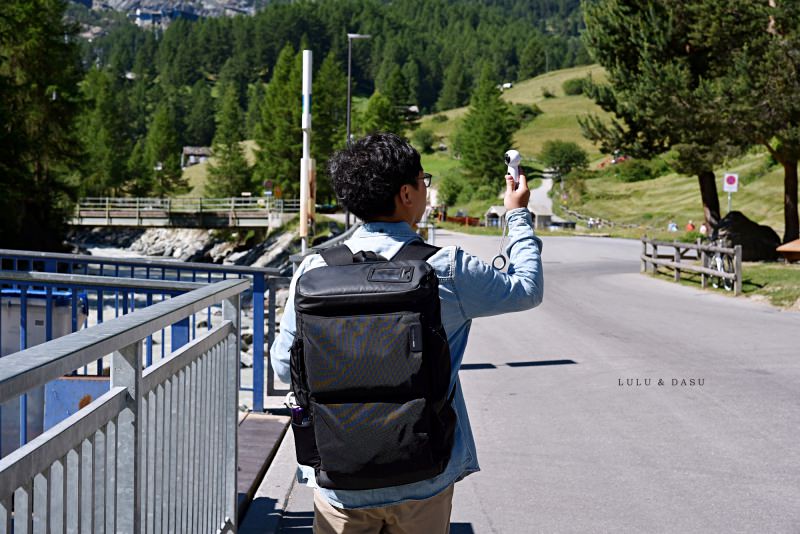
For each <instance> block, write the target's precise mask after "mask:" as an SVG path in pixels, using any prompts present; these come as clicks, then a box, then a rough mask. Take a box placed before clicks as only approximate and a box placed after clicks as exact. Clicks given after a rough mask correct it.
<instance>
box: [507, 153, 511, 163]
mask: <svg viewBox="0 0 800 534" xmlns="http://www.w3.org/2000/svg"><path fill="white" fill-rule="evenodd" d="M509 163H511V158H510V157H509V156H508V154H506V165H508V164H509Z"/></svg>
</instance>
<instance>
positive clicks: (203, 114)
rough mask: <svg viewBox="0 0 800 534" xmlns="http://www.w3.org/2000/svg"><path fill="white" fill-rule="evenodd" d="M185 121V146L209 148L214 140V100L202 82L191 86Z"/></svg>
mask: <svg viewBox="0 0 800 534" xmlns="http://www.w3.org/2000/svg"><path fill="white" fill-rule="evenodd" d="M185 120H186V128H185V129H184V138H185V139H186V144H188V145H192V146H209V145H210V144H211V141H212V140H213V139H214V99H213V98H212V97H211V90H210V89H209V88H208V85H206V82H205V81H203V80H199V81H197V82H196V83H195V84H194V85H193V86H192V91H191V93H190V94H189V109H188V110H187V113H186V115H185Z"/></svg>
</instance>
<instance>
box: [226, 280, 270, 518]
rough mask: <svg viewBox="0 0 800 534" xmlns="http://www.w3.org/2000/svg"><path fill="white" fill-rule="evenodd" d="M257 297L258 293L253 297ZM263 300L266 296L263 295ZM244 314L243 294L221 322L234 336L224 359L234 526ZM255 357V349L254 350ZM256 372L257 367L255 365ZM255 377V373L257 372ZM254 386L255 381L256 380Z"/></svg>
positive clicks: (229, 301)
mask: <svg viewBox="0 0 800 534" xmlns="http://www.w3.org/2000/svg"><path fill="white" fill-rule="evenodd" d="M253 298H255V292H254V295H253ZM262 299H263V296H262ZM240 311H241V294H236V295H234V296H232V297H230V298H228V299H225V300H223V301H222V319H223V320H224V321H231V322H232V323H233V333H232V334H231V335H229V336H228V343H227V354H226V358H225V362H226V366H225V368H226V373H231V374H230V375H229V376H228V375H226V379H225V382H226V391H227V393H228V394H229V395H230V397H229V398H228V401H229V404H228V407H229V409H230V410H231V413H230V414H229V419H228V420H226V421H225V427H226V436H225V449H226V450H225V452H226V454H225V472H226V473H227V474H228V475H229V476H230V477H231V478H226V480H225V491H226V495H225V515H226V516H227V518H228V519H229V520H230V521H231V523H232V524H233V525H238V518H237V506H236V504H237V503H236V500H237V491H238V490H237V482H236V471H237V469H238V467H237V466H238V461H239V460H238V449H239V446H238V431H237V430H238V429H237V425H238V424H239V421H238V418H239V414H238V406H239V403H238V398H239V386H240V384H239V365H240V363H239V362H240V358H241V332H240V327H241V325H240V324H239V313H240ZM261 323H262V328H263V323H264V320H263V312H262V320H261ZM255 331H256V330H255V322H254V328H253V332H254V336H253V341H254V342H255ZM253 354H255V350H254V351H253ZM254 369H255V366H254ZM254 374H255V373H254ZM254 383H255V379H254ZM255 391H256V388H255V387H254V388H253V401H254V403H255V398H256V393H255ZM263 397H264V395H263V391H262V395H261V399H260V402H261V405H262V407H261V411H263V402H264V400H263Z"/></svg>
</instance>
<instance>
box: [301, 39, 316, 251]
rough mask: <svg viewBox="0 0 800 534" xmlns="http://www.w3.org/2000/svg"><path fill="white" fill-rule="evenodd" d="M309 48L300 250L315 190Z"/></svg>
mask: <svg viewBox="0 0 800 534" xmlns="http://www.w3.org/2000/svg"><path fill="white" fill-rule="evenodd" d="M311 65H312V54H311V50H303V115H302V119H301V121H302V122H301V128H302V129H303V157H302V158H301V159H300V238H301V245H300V251H301V252H302V253H303V254H305V252H306V249H307V248H308V223H309V219H313V216H314V203H315V197H316V191H315V187H314V183H313V180H314V171H315V165H314V160H313V159H311Z"/></svg>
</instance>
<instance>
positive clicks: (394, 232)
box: [356, 221, 417, 237]
mask: <svg viewBox="0 0 800 534" xmlns="http://www.w3.org/2000/svg"><path fill="white" fill-rule="evenodd" d="M361 233H368V234H386V235H391V236H397V237H411V236H416V235H417V233H416V232H415V231H414V230H412V229H411V227H410V226H409V225H408V223H407V222H383V221H373V222H365V223H364V224H363V225H361V228H359V229H358V230H357V231H356V235H358V234H361Z"/></svg>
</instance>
